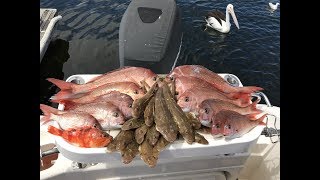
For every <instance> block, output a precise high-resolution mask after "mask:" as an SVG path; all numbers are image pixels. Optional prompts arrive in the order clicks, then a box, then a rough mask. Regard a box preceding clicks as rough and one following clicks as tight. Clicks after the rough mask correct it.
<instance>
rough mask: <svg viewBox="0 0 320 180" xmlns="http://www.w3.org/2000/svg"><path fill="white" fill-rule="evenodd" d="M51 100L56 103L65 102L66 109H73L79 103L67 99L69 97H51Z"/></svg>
mask: <svg viewBox="0 0 320 180" xmlns="http://www.w3.org/2000/svg"><path fill="white" fill-rule="evenodd" d="M50 101H51V102H54V103H59V104H63V105H64V108H63V110H64V111H66V110H70V109H72V108H73V107H75V106H76V105H77V103H75V102H72V101H70V100H67V99H51V100H50Z"/></svg>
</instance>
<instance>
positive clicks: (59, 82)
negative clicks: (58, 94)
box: [47, 78, 74, 90]
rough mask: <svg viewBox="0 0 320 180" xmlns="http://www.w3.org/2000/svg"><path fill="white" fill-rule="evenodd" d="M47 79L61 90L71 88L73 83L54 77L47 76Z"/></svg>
mask: <svg viewBox="0 0 320 180" xmlns="http://www.w3.org/2000/svg"><path fill="white" fill-rule="evenodd" d="M47 81H49V82H51V83H52V84H54V85H56V86H58V88H60V89H61V90H72V85H74V84H73V83H70V82H65V81H63V80H60V79H55V78H47Z"/></svg>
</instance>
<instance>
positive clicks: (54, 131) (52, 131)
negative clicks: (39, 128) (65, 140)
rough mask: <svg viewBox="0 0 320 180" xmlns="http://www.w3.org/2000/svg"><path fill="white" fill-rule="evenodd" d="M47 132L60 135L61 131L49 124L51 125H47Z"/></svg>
mask: <svg viewBox="0 0 320 180" xmlns="http://www.w3.org/2000/svg"><path fill="white" fill-rule="evenodd" d="M48 132H49V133H51V134H53V135H57V136H62V133H63V131H62V130H61V129H58V128H55V127H54V126H51V125H50V126H49V127H48Z"/></svg>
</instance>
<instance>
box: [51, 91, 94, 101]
mask: <svg viewBox="0 0 320 180" xmlns="http://www.w3.org/2000/svg"><path fill="white" fill-rule="evenodd" d="M86 95H88V93H76V94H75V93H73V92H72V91H71V90H62V91H59V92H58V93H57V94H55V95H54V96H52V97H51V98H50V99H51V101H52V102H61V103H63V102H64V101H65V100H70V99H78V98H81V97H83V96H86Z"/></svg>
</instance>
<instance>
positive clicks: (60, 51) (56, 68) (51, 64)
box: [40, 39, 70, 113]
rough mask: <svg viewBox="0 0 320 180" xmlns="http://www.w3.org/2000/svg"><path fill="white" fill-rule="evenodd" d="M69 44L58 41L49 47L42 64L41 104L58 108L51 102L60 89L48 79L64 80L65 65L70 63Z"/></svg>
mask: <svg viewBox="0 0 320 180" xmlns="http://www.w3.org/2000/svg"><path fill="white" fill-rule="evenodd" d="M68 50H69V42H68V41H65V40H62V39H56V40H54V41H51V42H50V44H49V47H48V49H47V51H46V53H45V55H44V57H43V59H42V61H41V63H40V103H42V104H47V105H50V106H57V105H56V104H53V103H51V102H50V101H49V99H50V97H51V96H52V95H54V94H55V93H56V92H57V90H58V88H57V87H56V86H54V85H53V84H52V83H50V82H48V81H47V80H46V79H47V78H49V77H50V78H56V79H63V78H64V73H63V64H64V63H65V62H67V61H68V59H69V58H70V55H69V53H68ZM40 113H41V111H40Z"/></svg>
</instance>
